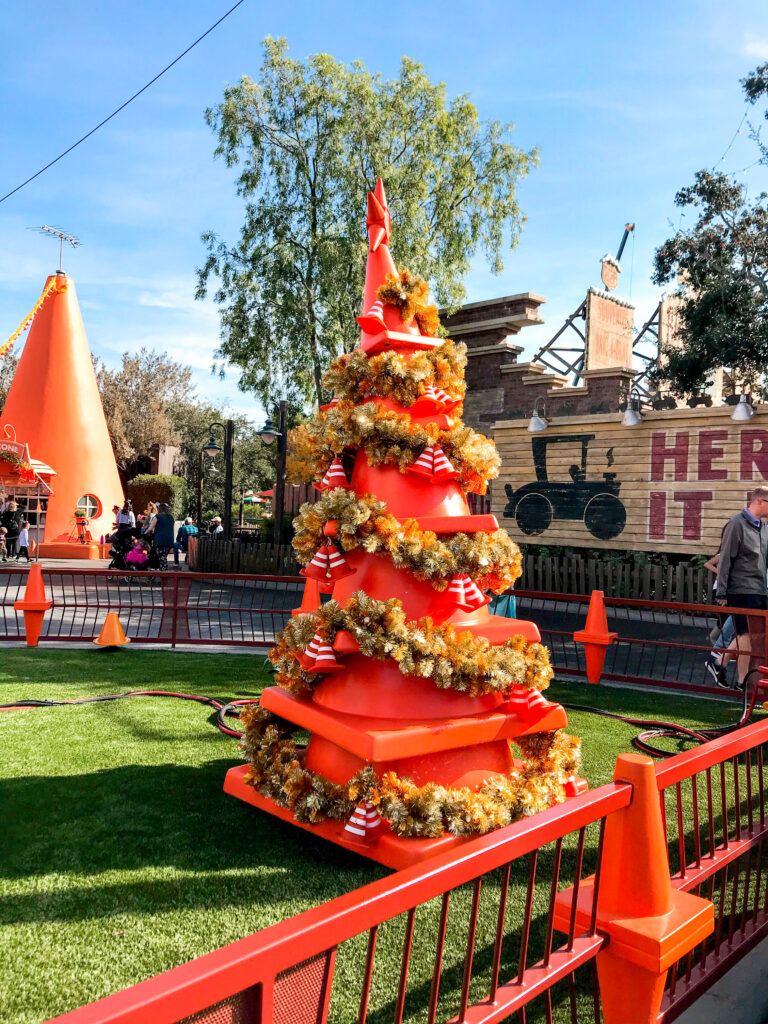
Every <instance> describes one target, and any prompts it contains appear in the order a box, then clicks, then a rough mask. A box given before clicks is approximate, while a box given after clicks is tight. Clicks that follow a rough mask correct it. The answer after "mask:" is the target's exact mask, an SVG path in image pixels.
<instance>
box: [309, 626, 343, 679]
mask: <svg viewBox="0 0 768 1024" xmlns="http://www.w3.org/2000/svg"><path fill="white" fill-rule="evenodd" d="M317 639H318V638H317V634H315V640H317ZM312 642H313V643H314V640H313V641H312ZM310 646H311V644H310ZM307 650H309V648H307ZM343 668H344V666H343V665H340V664H339V663H338V661H336V655H335V654H334V653H333V648H332V647H331V645H330V644H329V643H328V641H327V640H323V639H322V637H321V638H320V641H319V643H318V645H317V656H316V657H315V660H314V661H313V662H312V664H311V665H307V666H306V670H307V672H340V671H341V670H342V669H343Z"/></svg>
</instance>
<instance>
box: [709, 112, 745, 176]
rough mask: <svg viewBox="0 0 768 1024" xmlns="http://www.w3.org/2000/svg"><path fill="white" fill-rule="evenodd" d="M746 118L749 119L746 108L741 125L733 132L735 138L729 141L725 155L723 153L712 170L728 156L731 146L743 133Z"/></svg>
mask: <svg viewBox="0 0 768 1024" xmlns="http://www.w3.org/2000/svg"><path fill="white" fill-rule="evenodd" d="M746 120H747V112H746V110H745V111H744V116H743V117H742V119H741V120H740V121H739V127H738V128H737V129H736V131H735V132H734V133H733V138H732V139H731V141H730V142H729V143H728V145H727V146H726V147H725V152H724V153H723V155H722V156H721V157H720V159H719V160H718V161H717V163H716V164H713V165H712V170H713V171H714V169H715V168H716V167H717V166H718V165H719V164H721V163H722V162H723V160H725V158H726V157H727V156H728V153H729V152H730V149H731V146H732V145H733V144H734V142H735V141H736V137H737V136H738V135H741V126H742V125H743V124H744V122H745V121H746Z"/></svg>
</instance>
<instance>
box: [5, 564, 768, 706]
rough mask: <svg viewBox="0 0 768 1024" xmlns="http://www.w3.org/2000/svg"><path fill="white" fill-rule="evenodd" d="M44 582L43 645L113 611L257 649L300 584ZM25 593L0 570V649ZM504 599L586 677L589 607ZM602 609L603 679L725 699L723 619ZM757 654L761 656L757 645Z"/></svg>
mask: <svg viewBox="0 0 768 1024" xmlns="http://www.w3.org/2000/svg"><path fill="white" fill-rule="evenodd" d="M43 579H44V581H45V587H46V591H47V594H48V597H50V598H51V599H52V600H53V607H52V608H51V610H50V612H48V613H47V614H46V616H45V619H44V622H43V630H42V634H41V637H40V639H41V641H43V642H44V641H46V640H58V641H61V640H72V641H81V642H82V641H89V640H92V639H93V638H94V637H96V636H98V633H99V630H100V628H101V626H102V624H103V622H104V619H105V618H106V615H107V613H108V612H111V611H115V612H117V613H118V615H119V616H120V620H121V623H122V625H123V628H124V629H125V632H126V634H127V635H128V636H129V637H130V638H131V640H133V641H136V642H139V643H141V642H152V643H169V644H171V645H172V646H175V645H176V644H179V643H184V644H234V645H251V646H257V647H270V646H271V645H272V643H273V641H274V637H275V635H276V634H277V633H278V632H279V631H280V630H281V629H282V628H283V626H284V625H285V624H286V622H287V621H288V619H289V617H290V614H291V610H292V609H293V608H296V607H298V606H299V604H300V603H301V598H302V593H303V589H304V582H305V581H304V579H303V577H301V576H271V575H263V574H262V575H259V574H243V573H236V574H211V573H193V572H175V571H170V572H165V573H161V572H157V573H146V572H142V573H125V572H123V573H120V572H116V571H114V570H104V569H85V568H84V569H47V568H43ZM25 584H26V572H22V571H21V570H14V569H10V570H6V569H3V570H0V641H2V640H22V639H23V638H24V620H23V616H22V613H21V612H17V611H16V610H15V609H14V607H13V604H14V601H17V600H19V598H21V597H22V596H23V593H24V586H25ZM510 595H511V592H510ZM510 595H506V594H505V595H502V596H501V597H500V598H499V599H498V600H497V602H496V610H497V614H506V613H507V609H508V608H509V605H510V601H509V596H510ZM511 596H514V598H515V600H516V605H517V616H518V617H519V618H522V619H531V620H533V621H534V622H536V623H537V625H538V626H539V628H540V630H541V634H542V639H543V641H544V643H546V644H547V646H548V647H549V649H550V651H551V655H552V664H553V666H554V668H555V671H556V672H558V673H559V674H561V675H575V676H584V675H586V667H585V663H584V649H583V646H582V645H580V644H575V643H574V642H573V633H574V630H578V629H583V627H584V622H585V619H586V614H587V606H588V603H589V598H588V597H584V596H581V595H578V594H547V593H541V592H535V591H516V592H514V594H513V595H511ZM605 603H606V608H607V612H608V628H609V629H610V630H612V631H615V632H618V634H619V636H618V640H617V641H616V643H614V644H611V645H610V646H609V647H608V648H607V651H606V659H605V668H604V671H603V678H605V679H609V680H619V681H625V682H632V683H641V684H645V685H655V686H664V687H673V688H675V689H679V690H681V691H683V692H690V693H718V694H720V695H723V693H727V691H724V690H722V689H721V688H718V687H717V686H715V684H714V680H713V679H712V677H711V676H709V675H708V673H707V668H706V663H707V659H708V657H709V655H710V652H711V651H712V640H711V639H710V633H711V632H712V631H713V630H714V629H715V628H716V627H719V626H720V625H722V624H723V623H724V622H725V620H726V619H727V618H728V616H729V614H730V612H731V611H732V609H729V608H720V607H717V606H714V605H689V604H682V603H677V602H675V603H672V604H665V603H663V602H660V601H629V600H624V599H623V598H606V599H605ZM749 615H750V619H752V620H753V622H754V621H761V622H762V624H763V625H762V633H763V635H765V633H766V631H768V612H765V611H758V610H750V612H749ZM762 649H763V650H766V649H768V645H766V644H765V642H764V643H763V648H762ZM761 653H762V652H761ZM764 657H765V655H763V658H764ZM735 672H736V666H735V664H734V665H732V667H730V668H728V669H727V675H728V678H729V679H730V680H731V681H735ZM734 692H735V691H734Z"/></svg>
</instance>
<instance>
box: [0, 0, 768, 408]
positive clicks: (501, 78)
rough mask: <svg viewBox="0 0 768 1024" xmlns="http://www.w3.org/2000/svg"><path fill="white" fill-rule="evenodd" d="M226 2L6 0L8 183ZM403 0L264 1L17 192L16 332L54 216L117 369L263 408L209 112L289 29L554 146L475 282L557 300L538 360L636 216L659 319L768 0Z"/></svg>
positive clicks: (3, 260) (11, 230)
mask: <svg viewBox="0 0 768 1024" xmlns="http://www.w3.org/2000/svg"><path fill="white" fill-rule="evenodd" d="M229 6H231V4H230V3H229V2H228V0H208V2H202V0H187V2H185V3H183V4H182V3H180V2H178V0H165V2H157V0H155V2H153V3H148V2H135V3H133V4H125V3H116V2H113V0H99V2H96V0H80V2H78V3H73V2H71V0H63V2H61V3H59V4H57V5H56V7H55V8H50V7H45V6H44V5H40V4H16V5H10V4H7V5H5V9H4V13H3V45H2V48H1V49H0V53H2V73H1V75H0V140H1V142H2V144H1V145H0V194H4V193H5V192H6V191H8V190H9V189H10V188H12V187H14V186H15V185H16V184H18V183H19V182H20V181H22V180H23V179H24V178H26V177H27V176H28V175H29V174H31V173H33V172H34V171H36V170H37V169H38V168H39V167H40V166H42V165H43V164H45V163H47V161H48V160H49V159H51V158H52V157H53V156H55V155H56V154H57V153H59V152H60V151H61V150H62V149H65V148H66V147H67V146H68V145H70V144H71V143H72V142H73V141H74V140H75V139H76V138H78V137H79V136H80V135H82V134H84V132H86V131H88V130H89V129H90V128H92V127H93V126H94V125H95V124H96V123H97V122H98V121H100V120H101V119H102V118H103V117H104V116H105V115H106V114H108V113H109V112H110V111H111V110H113V109H114V108H115V107H116V106H118V105H119V104H120V103H122V102H123V101H124V100H125V99H126V98H127V97H128V96H129V95H130V94H131V93H133V92H135V90H136V89H138V88H140V87H141V86H142V85H143V84H144V83H145V82H146V81H147V80H148V79H149V78H151V77H152V76H153V75H155V74H156V73H157V72H158V71H159V70H160V69H161V68H162V67H163V66H164V65H165V64H167V63H168V62H169V61H170V60H171V59H172V58H173V57H175V56H176V55H177V54H178V53H179V52H180V51H181V50H183V49H184V48H185V47H186V46H187V45H189V43H190V42H192V40H193V39H194V38H196V37H197V36H198V35H199V34H200V33H201V32H203V31H204V30H205V29H206V28H208V26H209V25H210V24H211V23H212V22H213V21H215V20H216V18H218V17H219V16H220V15H221V14H222V13H223V12H224V11H225V10H226V9H227V8H228V7H229ZM382 10H383V12H384V13H382V14H377V13H375V11H376V8H375V7H374V6H373V5H371V6H370V8H368V7H366V6H364V5H361V4H359V3H353V2H350V0H337V2H326V3H324V2H322V0H315V2H307V0H301V2H293V3H290V2H289V3H287V4H284V5H277V4H266V3H263V2H260V0H246V3H244V4H243V5H242V6H241V7H240V8H238V10H237V11H236V12H235V13H234V14H233V15H231V17H230V18H229V19H227V21H225V22H224V23H223V24H222V25H221V26H220V27H219V28H218V29H216V30H215V32H214V33H213V34H212V35H211V36H209V37H208V38H207V39H205V40H204V41H203V42H202V43H201V44H200V45H199V46H198V47H197V48H196V49H195V50H193V51H192V53H190V54H189V55H188V56H187V57H186V58H184V60H183V61H182V62H181V63H180V64H178V65H177V66H176V67H175V68H173V69H172V70H171V71H170V72H169V73H168V74H167V75H166V76H164V78H162V79H161V80H160V82H158V83H157V84H156V85H155V86H153V87H152V88H151V89H150V90H148V91H147V92H146V93H144V94H143V95H142V96H141V97H140V98H139V99H138V100H136V101H135V102H134V103H133V104H132V105H131V106H130V107H129V108H128V109H127V110H126V111H124V112H123V113H122V114H121V115H119V116H118V117H117V118H115V120H113V121H112V122H110V123H109V124H108V125H107V126H106V127H105V128H103V129H102V130H101V131H99V132H98V133H97V134H96V135H95V136H93V137H92V138H91V139H89V140H88V141H87V142H86V143H84V144H83V145H82V146H81V147H80V148H79V149H77V150H76V151H75V152H74V153H72V154H71V155H70V156H68V157H66V158H65V159H64V160H63V161H62V162H60V163H59V164H58V165H56V166H55V167H54V168H52V169H51V170H50V171H48V172H46V173H45V174H44V175H42V176H41V177H40V178H38V179H37V180H36V181H34V182H33V183H32V184H30V185H28V186H27V187H26V188H25V189H23V190H22V191H21V192H19V193H17V194H16V195H15V196H13V197H12V198H11V199H9V200H7V201H6V202H5V203H3V204H1V205H0V239H1V244H0V340H2V339H4V338H5V337H7V336H8V335H9V334H10V333H11V332H12V331H13V330H14V329H15V327H16V326H17V324H18V323H19V321H20V320H21V319H22V317H23V316H24V314H25V313H26V312H27V310H28V309H29V308H30V307H31V306H32V304H33V303H34V301H35V300H36V298H37V296H38V295H39V293H40V290H41V287H42V284H43V282H44V279H45V276H46V274H48V273H50V272H52V271H53V270H55V269H56V265H57V263H56V260H57V255H58V253H57V248H56V246H55V244H54V243H53V241H50V240H48V239H45V238H43V237H41V236H39V235H37V234H36V233H35V232H33V231H30V230H28V229H29V228H30V227H32V226H34V225H40V224H43V223H48V224H55V225H57V226H60V227H62V228H63V229H65V230H67V231H70V232H72V233H74V234H76V235H78V236H80V238H81V239H82V241H83V243H84V244H83V246H82V248H80V249H78V250H77V251H75V252H72V251H71V250H70V251H69V252H68V253H67V254H66V255H65V262H64V266H65V269H66V270H67V271H68V272H69V273H70V274H71V275H72V277H73V278H74V280H75V283H76V286H77V290H78V296H79V299H80V304H81V307H82V311H83V317H84V319H85V324H86V329H87V332H88V337H89V341H90V344H91V348H92V350H93V351H94V353H95V354H96V355H98V356H100V357H101V358H103V359H104V360H106V361H107V362H108V363H112V364H113V363H116V362H117V361H119V358H120V354H121V353H122V352H123V351H126V350H135V349H137V348H139V347H141V346H142V345H145V346H148V347H150V348H154V349H157V350H161V351H167V352H168V353H169V354H170V355H171V356H173V357H174V358H176V359H179V360H182V361H184V362H187V363H189V364H191V365H192V366H193V367H194V369H195V379H196V383H197V387H198V393H199V394H200V395H201V396H210V397H212V398H215V399H216V400H218V401H225V402H227V403H228V404H229V407H230V408H231V409H233V410H236V411H238V412H245V413H247V414H249V415H251V416H252V417H253V418H254V419H256V420H258V419H260V417H261V410H260V409H259V407H258V405H257V403H256V402H255V400H254V399H253V398H252V397H251V396H249V395H246V394H243V393H241V392H239V391H238V389H237V386H236V381H237V374H236V372H230V373H229V374H227V376H226V377H225V379H224V380H223V381H219V380H218V379H216V378H212V377H211V376H210V372H209V371H210V365H211V354H212V352H213V350H214V348H215V347H216V345H217V341H218V320H217V315H216V310H215V307H213V305H212V304H210V303H200V302H195V301H194V298H193V293H194V283H195V275H194V269H195V267H196V265H198V264H199V263H200V262H201V261H202V258H203V250H202V245H201V243H200V240H199V239H200V234H201V232H202V231H204V230H206V229H208V228H213V229H215V230H216V231H218V232H219V233H221V234H222V235H223V236H224V237H229V238H234V236H235V234H236V232H237V229H238V226H239V223H240V221H241V204H240V201H239V200H238V199H237V198H236V196H235V195H234V188H233V174H232V172H231V171H228V170H227V169H226V168H225V167H224V165H223V163H222V162H221V161H214V160H213V148H214V139H213V136H212V134H211V132H210V130H209V129H208V128H207V127H206V125H205V123H204V119H203V111H204V109H205V107H206V106H211V105H214V104H216V103H217V102H218V101H219V99H220V98H221V95H222V91H223V88H224V85H225V84H226V83H228V82H235V81H236V80H237V79H238V78H239V77H240V75H242V74H251V75H253V76H255V75H256V74H257V72H258V67H259V64H260V59H261V51H260V41H261V40H262V38H263V37H264V36H266V35H268V34H270V35H274V36H278V35H282V36H285V37H287V39H288V41H289V44H290V48H291V53H292V54H293V55H294V56H296V57H299V58H304V57H306V56H307V55H309V54H310V53H316V52H321V51H322V52H327V53H330V54H332V55H333V56H334V57H335V58H336V59H338V60H343V61H351V60H353V59H356V58H360V59H361V60H363V61H364V62H365V64H366V65H367V66H368V67H369V68H370V69H372V70H378V71H381V72H382V73H383V74H385V75H394V74H395V73H396V72H397V68H398V64H399V60H400V56H401V55H402V54H408V55H409V56H411V57H413V58H415V59H417V60H419V61H420V62H422V63H423V64H424V66H425V68H426V70H427V72H428V74H429V75H430V77H431V78H432V79H433V80H442V81H444V82H446V84H447V87H448V90H449V94H451V95H455V94H458V93H464V92H468V93H469V94H470V95H471V98H472V99H473V101H474V102H475V104H476V105H477V107H478V110H479V112H480V116H481V117H483V118H488V119H490V118H496V119H500V120H504V121H513V122H514V123H515V132H514V136H513V139H514V141H515V142H516V144H517V145H519V146H520V147H522V148H525V149H528V148H530V147H532V146H539V147H540V150H541V161H540V166H539V168H538V169H537V170H535V171H533V172H532V174H531V176H530V177H529V178H528V179H527V180H526V181H525V182H524V183H523V184H522V185H521V187H520V190H519V199H520V205H521V207H522V209H523V211H524V212H525V213H526V214H527V216H528V222H527V224H526V225H525V228H524V231H523V234H522V238H521V241H520V245H519V246H518V248H517V249H516V250H515V251H514V252H511V253H510V254H509V255H508V257H507V259H506V261H505V269H504V271H503V273H502V274H501V275H500V276H498V277H494V276H493V275H492V274H490V272H489V271H488V270H487V268H486V267H485V265H484V264H483V262H482V260H478V261H476V263H475V265H474V266H473V270H472V273H471V275H470V278H469V280H468V282H467V285H468V291H469V295H468V298H469V300H471V301H475V300H479V299H483V298H491V297H493V296H496V295H504V294H510V293H514V292H520V291H533V292H537V293H538V294H540V295H544V296H545V297H546V299H547V303H546V305H545V306H543V307H542V313H543V315H544V317H545V319H546V321H547V323H546V325H545V326H543V327H537V328H531V329H528V330H527V331H525V332H524V333H523V334H522V335H521V336H520V337H519V341H521V342H527V353H528V354H529V355H530V354H532V352H533V351H534V350H535V349H536V348H538V347H539V346H540V345H541V344H543V343H544V342H545V341H546V340H547V339H548V338H549V336H550V335H551V334H553V333H554V332H555V330H556V329H557V328H558V327H559V325H560V323H561V322H562V320H563V318H564V317H565V316H566V315H567V314H568V313H569V312H571V311H572V310H573V309H574V308H575V307H576V306H577V305H578V303H579V302H580V300H581V298H582V297H583V295H584V292H585V289H586V288H587V286H588V285H590V284H594V285H599V259H600V257H601V256H602V255H603V253H604V252H606V251H611V252H614V253H615V251H616V248H617V246H618V244H619V241H620V238H621V234H622V231H623V226H624V223H625V221H627V220H629V221H634V222H635V224H636V230H635V237H634V239H633V241H632V242H630V243H629V245H628V247H627V250H626V252H625V256H624V258H623V260H622V266H623V270H624V273H623V275H622V283H621V285H620V289H619V294H621V295H623V296H624V297H631V298H632V300H633V301H634V302H635V303H636V305H637V307H638V308H637V312H636V323H638V322H639V323H642V322H643V321H644V319H645V318H646V317H647V316H648V315H649V314H650V312H651V311H652V309H653V306H654V303H655V301H656V299H657V297H658V291H657V290H656V289H655V288H654V287H653V286H652V285H651V283H650V270H651V257H652V253H653V249H654V247H655V246H656V245H657V244H659V242H661V241H662V240H663V239H664V237H665V236H666V233H667V231H668V230H669V224H668V220H669V219H674V221H675V223H677V214H676V212H675V208H674V206H673V197H674V193H675V191H676V190H677V189H678V188H679V187H680V186H682V185H684V184H687V183H688V182H689V181H690V179H691V177H692V175H693V173H694V172H695V171H696V170H697V169H698V168H700V167H704V166H712V165H713V164H715V163H716V162H717V161H718V160H719V158H720V157H721V156H722V153H723V151H724V150H725V148H726V146H727V145H728V143H729V141H730V140H731V137H732V136H733V134H734V132H735V131H736V128H737V127H738V124H739V121H740V120H741V117H742V115H743V113H744V110H745V104H744V102H743V99H742V93H741V89H740V86H739V79H740V78H741V77H743V76H744V75H745V74H746V73H747V72H748V71H750V70H751V69H752V68H753V67H755V66H756V65H757V64H758V63H760V62H761V61H766V60H768V5H766V4H765V3H764V0H762V2H760V0H755V2H746V0H745V2H740V0H732V2H731V3H729V4H727V5H726V4H723V3H714V2H693V0H683V2H678V3H675V4H669V3H661V2H657V0H650V2H645V3H638V2H635V3H628V4H627V3H625V4H620V3H608V2H592V3H590V2H587V3H585V4H578V5H577V4H573V3H571V2H552V0H540V2H539V3H536V4H531V3H526V4H522V3H512V2H508V3H500V2H484V0H475V2H473V3H471V4H470V3H459V2H453V0H448V2H442V3H436V2H428V3H418V2H417V3H415V4H412V5H407V6H406V7H405V8H402V7H398V6H396V5H386V6H383V5H382ZM401 11H404V12H406V13H405V14H402V15H401V14H400V12H401ZM752 116H753V117H754V118H755V120H756V121H757V120H758V119H759V118H760V116H761V111H759V110H753V111H752ZM767 127H768V126H767ZM756 156H757V154H756V152H755V149H754V145H753V144H752V143H751V142H750V141H749V139H748V134H747V131H746V126H745V128H744V129H742V132H741V134H740V135H739V136H738V137H737V138H736V141H735V142H734V145H733V147H732V148H731V150H730V152H729V153H728V155H727V157H726V161H725V163H724V164H721V165H720V166H721V167H722V168H724V169H726V170H736V169H739V168H743V167H745V166H746V165H748V164H751V163H752V162H753V161H754V160H755V159H756ZM740 178H741V180H745V181H746V182H747V183H748V185H749V188H750V192H751V193H752V194H755V193H757V192H759V191H761V190H762V189H767V190H768V171H767V170H766V169H765V168H762V167H756V168H752V169H751V170H749V171H748V172H747V174H746V175H740ZM363 201H364V197H362V196H361V197H360V202H361V209H362V204H363ZM394 255H395V258H397V253H395V254H394ZM415 269H417V268H415ZM630 278H631V296H630Z"/></svg>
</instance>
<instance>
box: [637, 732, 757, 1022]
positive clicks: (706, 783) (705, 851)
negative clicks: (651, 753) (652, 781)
mask: <svg viewBox="0 0 768 1024" xmlns="http://www.w3.org/2000/svg"><path fill="white" fill-rule="evenodd" d="M767 755H768V722H759V723H757V724H755V725H750V726H746V727H745V728H743V729H738V730H736V731H735V732H732V733H730V734H728V735H727V736H724V737H722V738H721V739H717V740H713V741H712V742H710V743H705V744H704V745H703V746H701V747H697V748H696V749H694V750H690V751H688V752H687V753H684V754H679V755H677V756H676V757H673V758H670V759H669V760H668V761H666V762H665V763H664V764H662V765H660V766H659V767H658V768H657V769H656V779H657V783H658V787H659V794H660V803H661V810H662V819H663V821H664V827H665V830H666V833H667V841H668V844H669V851H670V865H671V870H672V883H673V885H674V886H675V887H676V888H678V889H682V890H684V891H685V892H693V893H695V894H696V895H698V896H703V897H705V898H706V899H709V900H712V901H713V902H714V903H715V931H714V934H713V935H711V936H709V937H708V938H706V939H705V940H704V941H703V942H701V943H700V944H699V945H698V946H696V947H695V948H694V949H693V950H692V951H691V952H690V953H689V954H688V955H687V956H686V957H685V959H684V960H682V961H679V962H678V963H677V964H675V965H674V966H673V968H672V969H671V971H670V977H669V987H668V990H667V994H666V997H665V1002H664V1010H665V1016H664V1021H665V1022H667V1021H671V1020H674V1019H675V1017H677V1015H678V1014H679V1013H681V1012H682V1011H683V1010H684V1009H685V1008H686V1007H687V1006H689V1005H690V1004H691V1003H692V1002H693V1001H694V1000H695V999H696V998H697V997H698V996H699V995H700V994H701V993H702V992H703V991H704V990H705V989H707V988H708V987H709V986H710V985H711V984H712V983H713V982H714V981H715V980H716V979H717V978H719V977H720V976H721V975H722V974H724V973H725V971H727V970H728V969H729V968H730V967H731V966H733V964H734V963H736V961H738V960H740V959H741V958H742V957H743V956H745V954H746V953H747V952H749V950H750V949H752V948H753V947H754V946H755V945H757V943H758V942H760V940H761V939H763V938H765V937H766V936H768V871H765V870H764V866H763V847H764V844H765V840H766V838H768V824H767V823H766V807H765V798H766V792H768V789H767V786H766V783H767V781H768V780H766V778H765V766H766V762H767ZM764 875H765V876H766V877H764Z"/></svg>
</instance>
